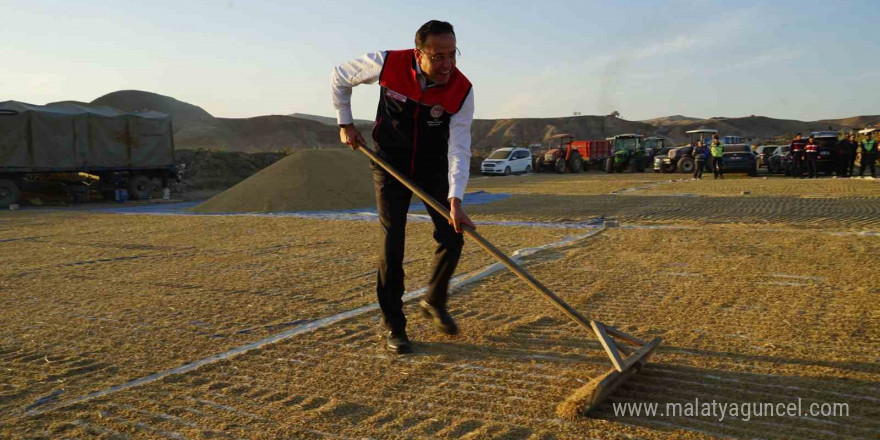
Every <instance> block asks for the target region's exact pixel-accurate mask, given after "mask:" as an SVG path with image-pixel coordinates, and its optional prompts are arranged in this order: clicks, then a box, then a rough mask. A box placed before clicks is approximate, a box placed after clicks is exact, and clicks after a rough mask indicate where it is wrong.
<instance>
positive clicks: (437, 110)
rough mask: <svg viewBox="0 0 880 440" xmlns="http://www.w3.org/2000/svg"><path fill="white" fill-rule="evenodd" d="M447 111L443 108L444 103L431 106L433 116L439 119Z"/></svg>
mask: <svg viewBox="0 0 880 440" xmlns="http://www.w3.org/2000/svg"><path fill="white" fill-rule="evenodd" d="M445 111H446V109H445V108H443V106H442V105H440V104H437V105H435V106H433V107H431V117H432V118H434V119H438V118H439V117H441V116H443V112H445Z"/></svg>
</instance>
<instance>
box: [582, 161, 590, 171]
mask: <svg viewBox="0 0 880 440" xmlns="http://www.w3.org/2000/svg"><path fill="white" fill-rule="evenodd" d="M583 170H584V172H585V173H586V172H587V171H590V163H589V162H587V161H583Z"/></svg>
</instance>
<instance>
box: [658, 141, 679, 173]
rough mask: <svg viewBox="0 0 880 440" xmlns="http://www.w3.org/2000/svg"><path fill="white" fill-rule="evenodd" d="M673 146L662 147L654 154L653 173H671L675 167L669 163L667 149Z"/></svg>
mask: <svg viewBox="0 0 880 440" xmlns="http://www.w3.org/2000/svg"><path fill="white" fill-rule="evenodd" d="M672 148H674V147H663V148H661V149H659V150H657V153H656V154H654V172H655V173H671V172H673V171H675V168H674V167H672V166H670V165H669V162H671V161H670V160H669V150H671V149H672Z"/></svg>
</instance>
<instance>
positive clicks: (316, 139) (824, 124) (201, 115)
mask: <svg viewBox="0 0 880 440" xmlns="http://www.w3.org/2000/svg"><path fill="white" fill-rule="evenodd" d="M91 104H95V105H107V106H111V107H115V108H118V109H120V110H123V111H140V110H156V111H160V112H162V113H166V114H169V115H171V117H172V118H173V121H174V141H175V145H176V146H177V147H178V148H181V149H197V148H210V149H223V150H229V151H242V152H260V151H297V150H300V149H306V148H308V149H311V148H318V147H323V148H327V147H341V144H340V142H339V131H338V128H337V127H336V126H335V120H334V119H333V118H331V117H322V116H315V115H310V114H301V113H294V114H292V115H273V116H259V117H254V118H217V117H214V116H213V115H211V114H210V113H208V112H207V111H205V110H204V109H202V108H201V107H199V106H197V105H193V104H189V103H186V102H183V101H179V100H177V99H174V98H172V97H169V96H163V95H159V94H156V93H150V92H144V91H138V90H122V91H118V92H113V93H109V94H107V95H104V96H102V97H100V98H98V99H96V100H94V101H92V102H91ZM357 122H358V127H359V128H360V129H361V131H362V132H363V133H364V135H365V137H367V138H369V133H370V130H371V129H372V124H371V122H369V121H363V120H359V121H357ZM877 124H880V115H875V116H854V117H850V118H844V119H827V120H819V121H808V122H805V121H796V120H787V119H774V118H770V117H766V116H747V117H737V118H730V117H713V118H709V119H700V118H695V117H689V116H682V115H673V116H665V117H660V118H654V119H649V120H645V121H628V120H626V119H620V118H615V117H610V116H574V117H561V118H522V119H477V120H475V121H474V124H473V128H472V130H471V132H472V136H473V147H474V150H476V151H481V152H482V151H487V150H490V149H492V148H497V147H499V146H504V145H509V144H511V143H513V142H515V143H517V144H521V145H528V144H535V143H542V144H547V142H548V140H549V139H550V137H551V136H553V135H554V134H559V133H571V134H573V135H574V136H575V137H577V138H581V139H604V138H606V137H609V136H613V135H615V134H621V133H639V134H643V135H646V136H662V137H665V138H667V139H669V140H671V141H672V142H674V143H681V142H684V141H685V140H686V139H687V135H686V134H685V132H687V131H688V130H693V129H697V128H714V129H716V130H718V131H719V132H721V134H722V135H738V136H746V137H751V138H756V139H767V138H772V137H776V136H789V135H791V134H794V133H798V132H803V133H806V132H809V131H811V130H827V129H828V128H829V127H830V128H831V129H834V130H838V129H843V130H849V129H861V128H864V127H866V126H873V125H877Z"/></svg>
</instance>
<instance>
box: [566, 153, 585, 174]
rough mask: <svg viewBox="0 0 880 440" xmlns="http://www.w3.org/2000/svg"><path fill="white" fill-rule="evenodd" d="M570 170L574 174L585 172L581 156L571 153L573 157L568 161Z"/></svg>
mask: <svg viewBox="0 0 880 440" xmlns="http://www.w3.org/2000/svg"><path fill="white" fill-rule="evenodd" d="M568 168H569V169H570V170H571V172H572V173H580V172H581V171H583V170H584V160H583V159H582V158H581V155H580V154H578V153H571V157H570V158H569V159H568Z"/></svg>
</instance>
